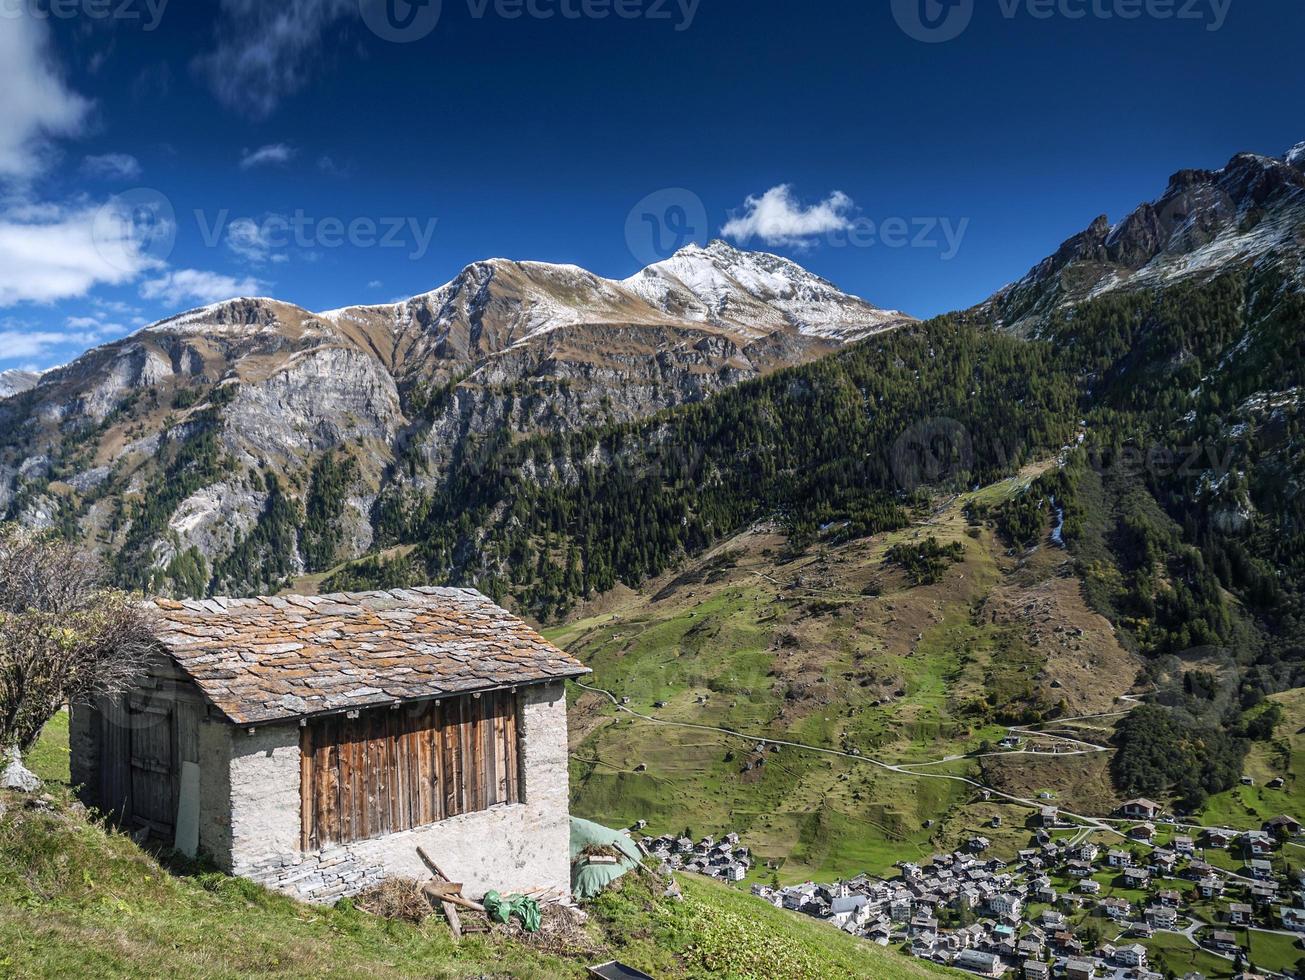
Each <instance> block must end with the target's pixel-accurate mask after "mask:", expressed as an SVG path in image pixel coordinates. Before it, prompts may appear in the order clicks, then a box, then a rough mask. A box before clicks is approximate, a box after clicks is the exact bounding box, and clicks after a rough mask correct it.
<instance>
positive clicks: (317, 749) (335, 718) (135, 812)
mask: <svg viewBox="0 0 1305 980" xmlns="http://www.w3.org/2000/svg"><path fill="white" fill-rule="evenodd" d="M150 605H151V607H152V609H153V611H154V613H155V615H156V617H157V620H158V635H159V640H160V653H159V656H158V657H156V658H155V660H154V662H153V664H152V666H151V668H150V670H149V672H148V676H147V677H146V678H144V679H143V680H142V681H141V682H140V683H139V685H138V686H137V687H136V689H134V690H133V691H131V692H130V693H129V694H128V695H126V696H124V697H122V698H117V699H113V700H112V701H109V700H101V701H100V702H98V703H97V704H95V705H74V706H73V708H72V715H71V732H70V736H71V750H72V776H73V782H74V783H75V784H80V785H81V786H82V787H83V793H84V795H85V797H86V798H87V800H88V802H90V803H93V804H94V805H96V806H98V807H100V808H101V809H102V810H105V811H108V812H113V813H115V814H116V815H117V816H118V818H119V819H120V820H121V821H122V822H123V823H124V824H126V825H128V826H139V827H144V828H148V829H149V830H150V831H151V832H152V833H154V834H156V835H158V836H160V837H162V838H163V839H164V840H165V841H168V842H169V843H172V842H174V841H175V843H176V846H177V847H178V848H179V849H181V850H183V851H186V852H188V853H196V852H202V853H204V854H207V855H208V856H209V857H210V858H211V859H212V860H213V861H214V862H216V863H217V864H218V865H219V866H220V867H222V868H224V869H225V870H227V871H230V872H232V873H234V874H237V875H241V876H244V877H249V878H252V879H255V880H257V881H260V882H263V883H264V884H267V885H268V886H270V887H273V888H277V889H280V890H283V891H287V892H289V893H291V894H294V895H296V896H298V897H300V898H304V899H308V900H318V901H333V900H334V899H336V898H338V897H340V896H342V895H351V894H355V893H357V892H359V891H361V890H363V889H365V888H366V887H368V886H369V885H371V884H374V883H375V882H377V881H379V880H381V879H382V878H385V877H388V876H391V875H407V876H410V877H416V878H425V877H427V876H428V871H427V869H426V868H425V866H424V865H423V863H422V861H421V858H420V857H419V855H418V854H417V847H418V846H422V847H423V848H424V849H425V850H426V851H427V853H428V854H429V855H430V856H431V858H432V859H433V860H435V861H436V862H437V863H439V865H440V867H441V869H442V870H443V871H445V872H447V873H448V874H449V875H450V876H451V877H452V878H453V879H454V880H456V881H460V882H463V883H464V884H465V886H466V888H467V890H468V892H469V893H475V892H479V891H485V890H489V889H497V890H499V891H502V892H504V893H508V892H512V891H523V890H527V889H530V888H557V889H560V890H561V891H563V892H564V893H566V892H569V889H570V857H569V836H570V825H569V821H570V815H569V810H568V802H567V722H566V700H565V696H564V689H563V681H564V680H565V679H566V678H569V677H577V676H579V675H582V674H586V673H588V670H587V669H586V668H585V667H584V666H583V665H582V664H580V663H579V662H578V661H577V660H575V659H573V658H572V657H570V656H568V655H567V654H565V653H563V652H562V651H561V650H559V649H557V648H556V647H554V646H553V645H552V644H550V643H548V642H547V641H546V640H544V638H543V637H541V636H540V635H539V634H538V633H536V632H535V631H533V630H532V629H530V628H529V627H528V626H526V624H524V623H523V622H521V621H520V620H518V619H516V618H515V617H513V616H512V615H510V614H509V613H507V612H506V611H505V610H503V609H501V608H499V607H498V606H496V605H494V604H493V603H492V602H490V601H489V600H488V599H486V598H485V597H484V596H482V595H480V594H479V593H477V592H474V591H472V590H469V589H427V588H421V589H404V590H394V591H391V592H368V593H346V594H341V595H326V596H285V597H276V598H261V599H207V600H201V601H184V602H174V601H170V600H162V599H160V600H156V601H154V602H153V603H151V604H150Z"/></svg>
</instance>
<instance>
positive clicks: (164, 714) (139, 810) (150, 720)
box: [128, 703, 177, 839]
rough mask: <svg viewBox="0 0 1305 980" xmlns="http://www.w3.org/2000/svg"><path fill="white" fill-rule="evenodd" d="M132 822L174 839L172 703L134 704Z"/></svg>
mask: <svg viewBox="0 0 1305 980" xmlns="http://www.w3.org/2000/svg"><path fill="white" fill-rule="evenodd" d="M128 713H129V716H130V720H131V814H130V819H131V821H132V822H134V823H137V824H140V825H142V826H145V827H148V828H149V829H150V830H151V831H153V832H154V833H157V834H159V835H160V836H162V837H164V838H167V839H170V838H171V836H172V833H173V825H174V823H175V820H176V812H177V809H176V800H175V799H174V798H173V796H174V793H173V752H172V747H173V711H172V705H171V704H157V703H151V704H144V705H132V706H130V707H129V708H128Z"/></svg>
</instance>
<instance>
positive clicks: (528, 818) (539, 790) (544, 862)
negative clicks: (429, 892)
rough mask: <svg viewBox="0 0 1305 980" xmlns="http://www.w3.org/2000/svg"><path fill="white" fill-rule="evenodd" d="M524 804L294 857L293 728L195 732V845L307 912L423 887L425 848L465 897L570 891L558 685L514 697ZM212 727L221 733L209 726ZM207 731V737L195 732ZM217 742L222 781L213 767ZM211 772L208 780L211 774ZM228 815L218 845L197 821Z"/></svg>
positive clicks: (208, 825)
mask: <svg viewBox="0 0 1305 980" xmlns="http://www.w3.org/2000/svg"><path fill="white" fill-rule="evenodd" d="M519 696H520V740H521V767H522V773H523V776H524V782H523V802H521V803H514V804H509V805H503V806H496V807H493V808H491V809H489V810H484V811H480V812H477V813H465V814H461V815H459V816H456V817H452V818H450V819H448V820H443V821H440V822H439V823H436V824H432V825H430V826H428V827H420V828H416V829H413V830H408V831H403V832H401V833H396V834H390V835H388V836H385V837H380V838H376V839H373V840H366V841H357V842H355V843H351V844H344V845H337V846H332V847H328V848H325V849H323V850H321V851H315V852H309V853H303V852H301V851H300V850H299V843H300V832H301V825H300V812H299V811H300V798H299V780H300V772H299V767H300V753H299V734H300V730H299V727H298V725H297V724H282V725H272V726H267V727H264V728H255V730H254V731H253V733H252V734H251V733H249V732H248V731H246V730H244V729H236V728H230V727H227V726H220V727H221V731H220V732H219V733H214V732H209V731H202V732H201V755H202V767H201V768H202V776H201V800H202V805H201V840H202V841H203V842H204V844H205V849H206V850H208V851H209V853H210V855H211V856H212V857H213V858H214V859H215V860H216V861H217V862H218V863H219V864H220V865H222V866H223V867H224V868H226V869H227V870H229V871H231V872H232V873H234V874H237V875H239V876H241V877H245V878H250V879H252V880H254V881H257V882H260V883H261V884H264V885H266V886H268V887H269V888H274V889H276V890H278V891H283V892H286V893H288V894H291V895H293V896H294V897H296V898H300V899H303V900H307V901H314V902H333V901H335V900H336V899H339V898H342V897H347V896H351V895H356V894H357V893H359V892H361V891H364V890H366V889H367V888H369V887H370V886H372V885H374V884H376V883H378V882H380V881H382V880H384V879H385V878H388V877H395V876H405V877H410V878H417V879H426V878H428V877H430V871H429V870H428V869H427V868H426V866H425V864H424V863H423V862H422V860H421V858H420V857H419V856H418V855H417V848H418V847H419V846H420V847H423V848H424V849H425V850H426V852H427V853H428V854H430V856H431V857H432V858H433V859H434V860H435V861H436V862H438V863H439V865H440V867H441V868H442V869H443V870H444V871H445V872H446V873H448V874H449V875H450V876H451V877H452V878H453V880H455V881H459V882H462V883H463V885H464V887H465V890H466V893H467V894H469V895H480V894H483V893H484V892H486V891H488V890H490V889H496V890H498V891H501V892H503V893H505V894H506V893H509V892H520V891H525V890H527V889H530V888H556V889H559V890H561V891H563V892H569V890H570V875H571V861H570V811H569V808H568V796H567V794H568V783H567V778H568V777H567V738H566V700H565V694H564V690H563V686H562V685H561V684H560V683H557V684H546V685H537V686H533V687H527V688H523V689H521V691H520V695H519ZM214 727H218V726H214ZM204 728H205V729H208V728H209V726H204ZM222 735H225V736H226V743H225V744H226V753H227V758H228V760H229V762H228V765H227V766H226V776H227V777H228V778H227V779H226V780H224V779H223V774H222V771H221V770H222V766H221V765H220V763H219V761H218V758H219V757H220V756H221V754H222V752H223V738H222ZM215 770H217V771H216V772H215ZM224 795H226V797H227V803H226V806H225V812H226V813H228V814H229V815H230V820H229V824H228V826H229V833H228V834H226V835H224V834H223V833H222V832H221V829H220V828H219V827H217V826H215V825H214V824H215V823H217V822H220V821H215V820H214V819H213V816H212V814H211V813H206V812H205V811H206V810H210V811H211V810H213V809H219V810H221V809H222V805H221V803H220V802H219V801H220V799H221V797H222V796H224Z"/></svg>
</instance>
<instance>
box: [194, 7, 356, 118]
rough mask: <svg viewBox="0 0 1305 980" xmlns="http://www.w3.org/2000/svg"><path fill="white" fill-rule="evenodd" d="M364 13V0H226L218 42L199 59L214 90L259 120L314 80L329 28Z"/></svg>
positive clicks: (225, 100)
mask: <svg viewBox="0 0 1305 980" xmlns="http://www.w3.org/2000/svg"><path fill="white" fill-rule="evenodd" d="M357 16H358V0H295V2H290V3H286V2H284V0H283V2H280V3H272V2H268V0H221V14H220V16H219V17H218V25H217V38H218V41H217V45H216V47H215V48H214V49H213V50H212V51H210V52H208V53H207V54H204V55H201V56H200V57H199V58H197V59H196V61H195V67H196V68H197V69H198V70H199V72H200V74H201V75H203V76H204V77H205V78H206V79H207V80H208V83H209V85H210V86H211V87H212V89H213V92H214V94H216V95H217V97H218V98H219V99H220V100H221V101H222V102H224V103H225V104H226V105H228V106H230V107H231V108H233V109H236V110H238V111H240V112H244V113H246V114H247V115H250V116H252V117H254V118H255V119H264V118H266V117H268V116H270V115H271V114H272V113H273V112H274V111H276V108H277V106H278V105H280V104H281V100H282V99H283V98H285V97H286V96H287V95H290V94H292V93H294V92H297V91H299V89H301V88H302V87H303V86H304V85H305V84H306V83H307V81H308V80H309V79H310V78H311V76H312V68H313V66H314V62H315V61H316V57H315V56H316V54H317V51H318V48H320V47H321V43H322V37H323V35H324V34H325V32H326V29H327V28H328V27H330V26H331V25H332V24H334V23H335V22H336V21H337V20H340V19H341V18H343V17H357Z"/></svg>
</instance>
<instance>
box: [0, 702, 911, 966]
mask: <svg viewBox="0 0 1305 980" xmlns="http://www.w3.org/2000/svg"><path fill="white" fill-rule="evenodd" d="M66 732H67V728H66V723H64V722H62V721H60V720H56V721H55V722H54V723H53V724H52V725H51V728H50V729H49V730H48V731H47V733H46V736H45V737H44V738H43V740H42V742H41V743H40V745H39V746H38V748H37V750H36V751H35V752H33V753H32V756H31V760H30V761H31V762H32V765H33V766H34V768H35V769H36V770H37V771H38V772H39V773H40V775H42V776H43V777H44V778H46V779H47V780H48V781H49V785H50V787H51V793H50V798H51V801H52V802H51V803H49V804H48V805H46V806H35V807H34V806H31V805H30V804H29V801H26V800H24V799H22V798H19V797H18V796H16V795H13V794H4V795H2V796H0V804H2V805H3V807H4V808H5V809H4V812H3V813H2V814H0V976H5V977H10V976H12V977H23V978H27V977H91V976H93V977H97V978H101V980H109V978H133V980H134V978H138V977H163V976H169V977H170V976H185V977H188V978H194V980H209V978H214V980H216V978H224V980H225V978H236V977H249V976H266V977H335V978H353V977H443V978H455V977H468V978H470V977H514V978H554V977H556V978H563V977H576V978H578V977H583V976H585V975H586V974H585V966H586V965H587V964H592V963H598V962H604V961H605V960H607V959H611V958H620V959H621V960H623V961H625V962H628V963H630V964H631V965H634V966H637V967H640V968H642V969H644V970H646V971H648V972H650V973H652V974H653V975H655V976H657V977H659V978H663V977H665V978H673V977H702V978H707V977H737V978H747V977H757V978H760V977H766V978H772V977H774V978H780V977H785V978H794V980H798V978H818V977H829V976H849V977H851V976H864V977H873V978H878V980H914V978H922V977H927V976H933V975H936V974H935V973H934V972H932V971H931V970H930V969H928V968H927V967H925V966H923V965H919V964H916V963H914V962H911V961H908V960H904V959H902V958H901V957H899V956H897V955H896V954H894V953H891V952H889V951H886V950H882V949H880V948H879V947H876V946H871V945H868V944H866V943H862V942H859V941H858V940H855V939H853V938H852V937H850V936H847V935H845V934H842V933H839V932H837V931H835V930H832V929H830V928H828V927H826V926H822V925H820V924H818V923H815V922H811V921H808V920H804V919H801V918H799V917H797V916H795V915H791V914H789V913H785V912H781V911H779V910H777V909H773V908H771V907H769V906H767V905H765V904H764V903H761V902H758V901H756V900H755V899H752V898H751V897H750V896H746V895H740V894H738V893H736V892H732V891H730V890H728V889H725V888H722V887H720V886H718V885H715V884H712V883H711V882H707V881H701V880H697V879H692V878H689V877H685V878H682V879H681V885H682V888H683V890H684V896H685V897H684V901H683V902H680V903H676V902H672V901H670V900H665V899H661V898H655V897H654V896H653V894H652V892H651V891H650V890H649V888H648V886H646V885H643V884H641V883H640V882H638V881H632V882H630V883H629V884H628V885H626V886H625V887H623V888H622V889H621V890H620V891H618V892H614V893H609V894H607V895H605V896H603V897H602V898H601V899H600V900H599V901H598V902H597V903H596V904H594V905H593V906H591V918H590V923H589V925H588V927H587V929H586V930H585V935H584V937H583V941H582V943H581V944H580V945H582V946H583V947H584V948H583V949H563V950H551V951H544V950H543V949H539V948H532V947H528V946H524V945H522V944H520V943H518V942H514V941H512V940H511V939H509V938H506V937H503V936H500V935H490V936H469V937H467V938H465V939H464V940H463V941H462V943H461V944H460V945H455V944H454V942H453V940H452V938H451V936H450V935H449V933H448V930H447V928H446V927H445V925H444V924H443V922H442V921H441V920H440V919H439V918H438V917H435V918H431V919H428V920H427V921H426V923H425V924H423V925H421V926H414V925H409V924H407V923H403V922H394V921H389V920H385V919H379V918H376V917H374V916H371V915H368V914H366V913H364V912H361V911H358V910H356V909H355V908H353V907H352V906H351V905H350V904H349V903H341V904H340V905H339V906H337V907H335V908H316V907H312V906H307V905H302V904H299V903H296V902H293V901H291V900H289V899H287V898H283V897H281V896H278V895H274V894H272V893H270V892H268V891H265V890H264V889H262V888H260V887H258V886H256V885H253V884H251V883H249V882H246V881H242V880H239V879H234V878H230V877H227V876H226V875H223V874H219V873H216V872H212V871H207V870H204V869H200V868H196V867H191V866H180V867H179V866H175V865H166V866H165V865H161V864H160V863H159V860H158V859H157V858H156V856H155V855H153V854H151V853H147V852H146V851H144V850H142V849H141V848H139V847H138V846H137V845H136V844H135V843H133V842H132V840H131V839H130V838H129V837H127V836H125V835H123V834H119V833H115V832H112V831H108V830H106V829H105V828H104V827H102V826H100V825H99V824H97V823H94V822H91V821H89V820H87V818H86V817H85V815H84V814H82V813H80V812H79V811H78V810H77V809H76V808H75V807H70V806H69V805H68V803H67V788H66V785H65V784H63V783H61V782H60V780H65V781H66V779H67V741H66Z"/></svg>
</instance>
